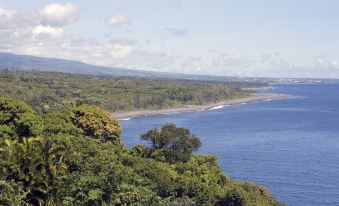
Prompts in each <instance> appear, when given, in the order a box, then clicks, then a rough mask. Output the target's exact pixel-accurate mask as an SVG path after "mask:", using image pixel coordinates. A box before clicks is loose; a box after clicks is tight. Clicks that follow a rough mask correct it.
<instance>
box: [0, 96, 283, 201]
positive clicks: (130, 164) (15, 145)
mask: <svg viewBox="0 0 339 206" xmlns="http://www.w3.org/2000/svg"><path fill="white" fill-rule="evenodd" d="M0 100H1V101H0V105H1V107H0V114H1V116H0V117H1V119H0V121H1V126H2V128H4V127H5V126H6V127H8V128H10V129H11V130H12V133H10V132H8V133H4V132H3V131H4V130H0V131H1V132H2V133H1V134H2V135H1V136H0V171H1V172H0V205H5V206H7V205H8V206H12V205H15V206H27V205H32V206H59V205H61V206H93V205H94V206H101V205H107V206H108V205H112V206H113V205H115V206H127V205H134V206H142V205H160V206H183V205H185V206H188V205H191V206H200V205H204V206H212V205H217V206H227V205H231V206H252V205H258V206H268V205H272V206H281V205H283V204H281V203H279V202H278V201H276V200H275V199H274V198H273V197H272V196H271V195H270V193H269V192H268V191H267V190H266V189H265V188H263V187H261V186H259V185H257V184H254V183H249V182H239V181H235V180H233V179H232V178H230V177H229V176H227V175H226V174H224V173H223V171H222V170H221V168H220V167H219V165H218V161H217V158H216V157H215V156H210V155H207V156H206V155H201V154H193V152H194V151H196V150H197V149H198V148H199V147H200V145H201V143H200V141H199V139H198V138H197V137H195V136H194V135H192V134H191V133H190V132H189V130H188V129H185V128H178V127H176V126H175V125H174V124H166V125H164V126H163V127H162V128H161V129H160V130H159V129H153V130H150V131H149V132H147V133H145V134H143V135H142V138H143V139H144V140H147V141H149V142H150V143H151V145H150V146H149V147H145V146H143V145H137V146H135V147H134V148H133V149H128V148H126V147H125V146H124V145H123V144H122V143H121V140H120V132H121V128H120V126H119V124H118V121H117V120H116V119H115V118H114V117H112V116H110V114H109V113H107V112H105V111H103V110H101V109H99V108H97V107H95V106H89V105H80V106H79V107H76V108H73V109H71V110H67V111H59V112H55V113H51V114H48V115H46V116H44V117H40V116H38V115H37V114H36V113H35V112H34V111H33V110H32V108H30V107H29V106H28V105H26V104H25V103H23V102H21V101H18V100H14V99H8V98H4V97H1V98H0ZM25 115H27V116H28V117H29V118H23V117H22V116H25ZM25 117H26V116H25ZM24 120H25V121H28V122H24ZM35 123H36V124H37V125H35ZM22 125H28V126H27V127H25V128H28V131H29V132H18V131H22V129H19V128H17V127H23V126H22Z"/></svg>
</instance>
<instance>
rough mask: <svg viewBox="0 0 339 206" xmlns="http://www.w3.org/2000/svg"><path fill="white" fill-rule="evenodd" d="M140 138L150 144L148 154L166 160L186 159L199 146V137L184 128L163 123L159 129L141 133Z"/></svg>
mask: <svg viewBox="0 0 339 206" xmlns="http://www.w3.org/2000/svg"><path fill="white" fill-rule="evenodd" d="M141 140H146V141H148V142H149V144H151V148H150V154H149V156H151V157H152V156H153V157H155V158H157V159H164V160H166V161H168V162H171V163H173V162H177V161H186V160H187V159H188V158H189V157H190V156H191V154H192V152H194V151H197V150H198V149H199V147H200V146H201V142H200V140H199V138H197V137H196V136H195V135H192V134H191V133H190V131H189V130H188V129H186V128H177V127H176V125H175V124H170V123H169V124H165V125H164V126H162V127H161V129H160V130H159V129H151V130H149V131H148V132H146V133H145V134H142V135H141Z"/></svg>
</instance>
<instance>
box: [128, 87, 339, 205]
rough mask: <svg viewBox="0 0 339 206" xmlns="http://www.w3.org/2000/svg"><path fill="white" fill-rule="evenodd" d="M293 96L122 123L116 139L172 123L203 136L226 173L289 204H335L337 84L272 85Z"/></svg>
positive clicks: (134, 138) (206, 149) (132, 138)
mask: <svg viewBox="0 0 339 206" xmlns="http://www.w3.org/2000/svg"><path fill="white" fill-rule="evenodd" d="M272 86H273V89H272V90H262V91H260V92H270V93H271V92H275V93H283V94H288V95H294V96H296V98H294V99H284V100H273V101H270V100H266V101H260V102H254V103H248V104H239V105H232V106H226V107H223V108H221V107H220V108H219V109H214V110H207V111H197V112H188V113H175V114H164V115H157V116H148V117H139V118H132V119H130V120H128V121H121V124H122V127H123V134H122V136H123V142H124V143H125V144H126V145H127V146H128V147H132V146H133V145H135V144H140V143H142V142H141V141H140V139H139V137H140V134H142V133H144V132H146V131H147V130H148V129H150V128H155V127H160V126H161V125H163V124H165V123H168V122H171V123H175V124H177V126H180V127H186V128H189V129H190V131H191V132H192V133H193V134H195V135H197V136H198V137H199V138H200V139H201V141H202V147H201V149H200V150H199V153H203V154H215V155H217V156H218V159H219V163H220V166H221V168H222V169H223V170H224V171H225V172H226V173H227V174H229V175H230V176H231V177H232V178H234V179H237V180H248V181H253V182H256V183H259V184H261V185H263V186H265V187H266V188H268V189H269V190H270V191H271V192H272V194H273V196H274V197H276V198H277V199H279V200H280V201H283V202H285V203H287V204H288V205H295V206H304V205H309V206H313V205H314V206H318V205H324V206H330V205H331V206H332V205H339V84H276V85H272Z"/></svg>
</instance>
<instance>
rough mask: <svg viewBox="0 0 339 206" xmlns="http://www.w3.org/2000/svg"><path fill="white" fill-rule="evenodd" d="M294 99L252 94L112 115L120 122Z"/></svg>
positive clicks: (270, 94)
mask: <svg viewBox="0 0 339 206" xmlns="http://www.w3.org/2000/svg"><path fill="white" fill-rule="evenodd" d="M290 98H294V96H291V95H285V94H276V93H254V94H251V95H250V96H247V97H244V98H238V99H229V100H224V101H221V102H216V103H210V104H205V105H185V106H182V107H176V108H168V109H160V110H137V111H127V112H114V113H112V115H113V116H114V117H116V118H118V119H120V120H123V119H128V118H132V117H142V116H150V115H160V114H170V113H179V112H193V111H202V110H208V109H218V108H222V107H224V106H231V105H235V104H245V103H250V102H257V101H265V100H266V101H269V100H279V99H290Z"/></svg>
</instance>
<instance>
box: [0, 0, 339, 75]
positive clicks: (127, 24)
mask: <svg viewBox="0 0 339 206" xmlns="http://www.w3.org/2000/svg"><path fill="white" fill-rule="evenodd" d="M338 11H339V1H338V0H274V1H272V0H209V1H207V0H182V1H179V0H161V1H159V0H134V1H132V0H109V1H108V0H96V1H93V0H67V1H64V0H44V1H43V0H29V1H26V0H0V51H1V52H11V53H16V54H27V55H35V56H44V57H56V58H64V59H72V60H79V61H83V62H86V63H90V64H96V65H103V66H110V67H119V68H129V69H138V70H150V71H165V72H176V73H191V74H209V75H224V76H249V77H254V76H256V77H310V78H312V77H317V78H339V12H338Z"/></svg>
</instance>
